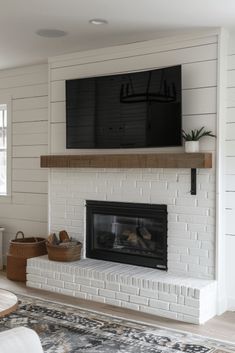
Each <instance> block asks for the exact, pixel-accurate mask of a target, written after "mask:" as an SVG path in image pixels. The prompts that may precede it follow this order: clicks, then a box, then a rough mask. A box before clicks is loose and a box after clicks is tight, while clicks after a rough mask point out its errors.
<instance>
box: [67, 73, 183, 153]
mask: <svg viewBox="0 0 235 353" xmlns="http://www.w3.org/2000/svg"><path fill="white" fill-rule="evenodd" d="M181 111H182V108H181V66H173V67H167V68H162V69H157V70H149V71H141V72H135V73H125V74H118V75H111V76H99V77H89V78H84V79H75V80H67V81H66V147H67V148H75V149H76V148H88V149H89V148H92V149H93V148H141V147H167V146H169V147H170V146H181V145H182V138H181V120H182V112H181Z"/></svg>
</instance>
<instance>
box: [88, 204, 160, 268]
mask: <svg viewBox="0 0 235 353" xmlns="http://www.w3.org/2000/svg"><path fill="white" fill-rule="evenodd" d="M86 257H88V258H94V259H102V260H108V261H115V262H122V263H127V264H133V265H139V266H145V267H152V268H158V269H161V270H167V206H166V205H152V204H142V203H127V202H107V201H91V200H89V201H88V200H87V201H86Z"/></svg>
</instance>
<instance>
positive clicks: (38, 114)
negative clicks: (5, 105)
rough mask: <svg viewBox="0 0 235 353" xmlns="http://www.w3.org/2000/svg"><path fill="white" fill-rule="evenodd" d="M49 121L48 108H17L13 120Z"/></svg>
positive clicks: (16, 121) (17, 121)
mask: <svg viewBox="0 0 235 353" xmlns="http://www.w3.org/2000/svg"><path fill="white" fill-rule="evenodd" d="M43 120H44V121H47V120H48V110H47V108H42V109H31V110H17V111H15V112H14V114H13V117H12V121H13V122H14V123H21V122H32V121H43Z"/></svg>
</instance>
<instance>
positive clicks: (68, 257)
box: [47, 242, 82, 262]
mask: <svg viewBox="0 0 235 353" xmlns="http://www.w3.org/2000/svg"><path fill="white" fill-rule="evenodd" d="M81 250H82V243H80V242H78V243H77V244H76V245H73V246H68V247H66V246H59V245H52V244H49V243H47V252H48V259H49V260H52V261H64V262H69V261H78V260H80V259H81Z"/></svg>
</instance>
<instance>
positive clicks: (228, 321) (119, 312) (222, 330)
mask: <svg viewBox="0 0 235 353" xmlns="http://www.w3.org/2000/svg"><path fill="white" fill-rule="evenodd" d="M0 288H2V289H8V290H10V291H12V292H14V293H16V294H25V295H30V296H36V297H37V298H41V299H46V300H51V301H54V302H60V303H65V304H70V305H75V306H78V307H80V308H84V309H89V310H94V311H98V312H101V313H103V314H108V315H112V316H117V317H121V318H125V319H128V320H135V321H141V322H144V323H148V324H151V325H155V326H163V327H168V328H172V329H177V330H181V331H182V330H183V331H187V332H192V333H196V334H200V335H204V336H208V337H212V338H216V339H222V340H225V341H230V342H233V343H235V312H226V313H224V314H223V315H221V316H216V317H215V318H213V319H212V320H210V321H208V322H207V323H206V324H204V325H200V326H199V325H193V324H185V323H182V322H178V321H174V320H169V319H163V318H160V317H156V316H152V315H148V314H143V313H138V312H135V311H132V310H127V309H122V308H118V307H114V306H110V305H106V304H101V303H94V302H90V301H87V300H82V299H77V298H71V297H67V296H65V295H61V294H56V293H51V292H46V291H41V290H38V289H32V288H27V287H26V286H25V284H24V283H20V282H13V281H9V280H8V279H7V278H6V274H5V272H3V271H0Z"/></svg>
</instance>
